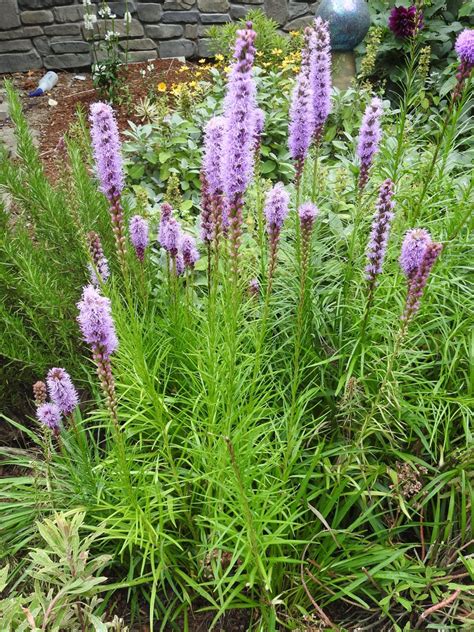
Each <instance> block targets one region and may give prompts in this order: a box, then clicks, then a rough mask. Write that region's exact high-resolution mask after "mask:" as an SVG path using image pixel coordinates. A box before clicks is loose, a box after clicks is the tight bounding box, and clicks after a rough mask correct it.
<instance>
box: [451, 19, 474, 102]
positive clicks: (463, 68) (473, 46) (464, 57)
mask: <svg viewBox="0 0 474 632" xmlns="http://www.w3.org/2000/svg"><path fill="white" fill-rule="evenodd" d="M454 49H455V51H456V53H457V54H458V57H459V68H458V71H457V73H456V78H457V80H458V81H457V84H456V87H455V89H454V93H453V101H456V100H457V99H458V98H459V96H460V94H461V92H462V90H463V88H464V83H465V81H466V79H469V76H470V74H471V70H472V69H473V68H474V29H464V31H461V33H460V34H459V35H458V37H457V39H456V44H455V45H454Z"/></svg>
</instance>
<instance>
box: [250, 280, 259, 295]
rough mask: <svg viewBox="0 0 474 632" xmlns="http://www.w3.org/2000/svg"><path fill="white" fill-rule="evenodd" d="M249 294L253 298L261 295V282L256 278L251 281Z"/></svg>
mask: <svg viewBox="0 0 474 632" xmlns="http://www.w3.org/2000/svg"><path fill="white" fill-rule="evenodd" d="M249 294H250V296H253V297H257V296H258V295H259V294H260V282H259V280H258V279H257V278H256V277H255V278H253V279H250V282H249Z"/></svg>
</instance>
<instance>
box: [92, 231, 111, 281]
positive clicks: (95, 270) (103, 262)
mask: <svg viewBox="0 0 474 632" xmlns="http://www.w3.org/2000/svg"><path fill="white" fill-rule="evenodd" d="M87 240H88V243H89V252H90V254H91V257H92V261H93V262H94V265H92V264H91V263H89V264H88V268H89V274H90V279H91V283H92V285H95V286H99V285H100V283H106V281H107V279H108V278H109V276H110V269H109V262H108V261H107V259H106V257H105V255H104V251H103V250H102V244H101V242H100V237H99V235H98V234H97V233H95V232H94V231H90V232H89V233H88V234H87ZM97 275H99V277H100V279H99V278H98V276H97ZM99 281H100V282H99Z"/></svg>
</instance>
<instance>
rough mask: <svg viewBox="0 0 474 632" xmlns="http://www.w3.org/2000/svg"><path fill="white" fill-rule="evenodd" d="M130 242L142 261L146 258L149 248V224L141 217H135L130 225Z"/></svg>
mask: <svg viewBox="0 0 474 632" xmlns="http://www.w3.org/2000/svg"><path fill="white" fill-rule="evenodd" d="M129 231H130V241H131V242H132V246H133V247H134V248H135V252H136V254H137V257H138V259H139V260H140V261H143V259H144V258H145V250H146V248H147V246H148V239H149V227H148V222H147V220H146V219H145V218H144V217H141V215H134V216H133V217H132V218H131V220H130V224H129Z"/></svg>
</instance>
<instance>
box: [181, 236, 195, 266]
mask: <svg viewBox="0 0 474 632" xmlns="http://www.w3.org/2000/svg"><path fill="white" fill-rule="evenodd" d="M181 254H182V255H183V262H184V266H185V268H190V269H191V270H192V269H193V268H194V266H195V265H196V263H197V262H198V261H199V251H198V249H197V248H196V241H195V239H194V238H193V237H191V236H190V235H184V237H183V238H182V239H181Z"/></svg>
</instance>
